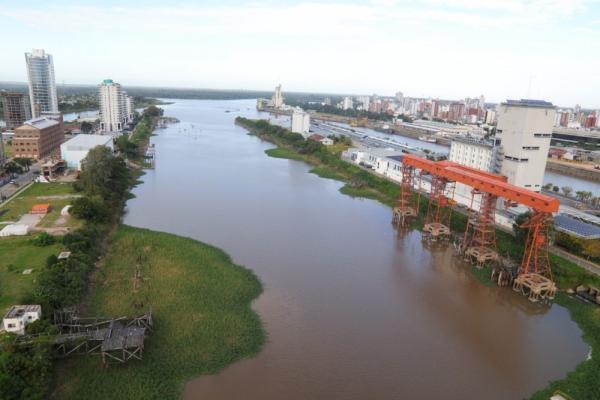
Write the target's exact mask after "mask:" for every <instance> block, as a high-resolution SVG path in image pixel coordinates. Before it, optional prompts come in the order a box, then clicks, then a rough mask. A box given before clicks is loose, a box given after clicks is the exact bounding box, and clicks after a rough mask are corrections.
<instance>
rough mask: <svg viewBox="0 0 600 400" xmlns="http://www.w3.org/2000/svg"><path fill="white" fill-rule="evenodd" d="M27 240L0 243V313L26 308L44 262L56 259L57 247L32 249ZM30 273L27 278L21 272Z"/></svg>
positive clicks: (28, 239)
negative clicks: (15, 306) (26, 271)
mask: <svg viewBox="0 0 600 400" xmlns="http://www.w3.org/2000/svg"><path fill="white" fill-rule="evenodd" d="M31 239H32V238H31V236H25V237H23V236H20V237H7V238H1V239H0V254H1V255H2V256H1V257H0V313H2V315H4V313H5V312H6V311H7V310H8V308H9V307H10V306H12V305H14V304H27V302H28V301H30V300H31V298H32V297H33V291H34V289H35V284H36V281H37V278H38V275H39V273H40V271H41V270H42V268H43V267H44V266H45V265H46V259H47V258H48V257H49V256H51V255H58V254H59V252H60V251H61V250H62V246H61V245H59V244H53V245H50V246H44V247H39V246H35V245H34V244H33V242H32V240H31ZM25 269H33V272H32V273H31V274H29V275H23V270H25Z"/></svg>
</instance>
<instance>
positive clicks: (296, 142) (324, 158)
mask: <svg viewBox="0 0 600 400" xmlns="http://www.w3.org/2000/svg"><path fill="white" fill-rule="evenodd" d="M236 122H237V123H238V124H240V125H242V126H244V127H246V128H247V129H249V130H250V131H251V132H252V133H254V134H255V135H257V136H259V137H264V138H266V139H268V140H270V141H272V142H275V143H277V144H282V145H284V146H287V147H291V148H292V149H293V150H294V151H296V152H298V153H300V154H304V155H308V156H311V157H313V158H315V159H317V160H318V161H319V162H320V163H322V164H324V165H326V166H327V167H329V168H331V169H333V170H335V171H336V172H338V173H341V174H343V175H345V176H347V177H348V180H349V182H350V185H351V186H352V187H354V188H357V189H361V188H365V187H369V188H373V189H375V190H377V191H378V192H380V193H382V194H383V195H384V196H385V197H386V200H389V201H392V202H393V201H394V200H395V199H396V198H397V197H398V196H399V194H400V187H399V186H398V185H396V184H394V183H393V182H391V181H389V180H387V179H383V178H380V177H378V176H376V175H374V174H371V173H369V172H368V171H365V170H364V169H362V168H360V167H358V166H356V165H352V164H349V163H347V162H345V161H343V160H342V159H341V158H340V156H339V154H336V153H333V152H331V151H328V150H327V148H326V146H324V145H323V144H321V143H320V142H317V141H314V140H305V139H304V137H303V136H302V135H300V134H299V133H293V132H291V131H290V130H288V129H285V128H282V127H280V126H277V125H271V124H270V123H269V122H268V121H265V120H251V119H247V118H243V117H237V118H236Z"/></svg>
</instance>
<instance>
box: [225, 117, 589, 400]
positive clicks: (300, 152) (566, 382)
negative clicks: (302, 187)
mask: <svg viewBox="0 0 600 400" xmlns="http://www.w3.org/2000/svg"><path fill="white" fill-rule="evenodd" d="M236 122H237V123H238V124H240V125H241V126H244V127H245V128H246V129H248V130H249V131H250V133H251V134H253V135H256V136H258V137H260V138H262V139H265V140H267V141H269V142H271V143H274V144H276V145H277V146H278V148H277V149H272V150H268V151H267V154H269V155H271V154H276V155H277V156H278V157H282V156H285V155H287V154H291V155H293V159H295V160H302V161H305V162H308V163H310V164H311V165H314V168H313V169H312V170H311V172H313V173H315V174H317V175H319V176H322V177H325V178H330V179H336V180H339V181H341V182H344V183H345V185H344V186H342V188H341V189H340V192H342V193H344V194H347V195H350V196H353V197H365V198H369V199H375V200H378V201H380V202H381V203H383V204H386V205H388V206H390V207H393V206H394V204H395V202H396V200H397V199H398V196H399V193H400V187H399V185H397V184H395V183H392V182H390V181H388V180H386V179H383V178H381V177H378V176H375V175H373V174H371V173H369V172H367V171H364V170H362V169H360V168H359V167H357V166H355V165H352V164H350V163H347V162H345V161H343V160H341V159H340V157H339V155H337V156H331V155H328V154H327V153H326V149H325V148H324V147H323V148H316V149H315V148H310V149H307V148H306V146H304V145H301V144H300V143H301V142H300V139H299V138H298V137H297V136H294V135H295V134H293V133H291V132H289V131H288V130H287V129H284V128H281V127H277V126H273V125H270V124H269V123H268V122H266V121H252V120H248V119H245V118H239V117H238V118H237V119H236ZM289 158H292V157H289ZM425 209H426V207H421V209H420V212H421V215H420V217H421V218H420V219H419V220H417V221H416V222H415V223H414V225H415V227H417V228H419V227H421V226H422V224H423V218H424V213H425ZM466 221H467V219H466V216H465V215H463V214H460V213H456V212H455V213H454V214H453V216H452V220H451V228H452V230H453V231H455V232H463V231H464V229H465V227H466ZM497 245H498V251H499V252H500V254H502V255H508V256H510V257H511V258H512V259H513V260H514V261H515V262H516V263H520V261H521V257H522V254H523V250H524V249H523V246H524V244H523V243H521V242H519V241H517V239H515V237H514V236H512V235H510V234H508V233H506V232H503V231H500V230H498V231H497ZM550 259H551V262H552V267H553V272H554V278H555V280H556V282H557V284H558V285H559V287H561V288H563V289H564V288H569V287H573V286H575V285H578V284H582V283H583V284H588V285H594V286H596V287H600V277H598V276H596V275H593V274H591V273H589V272H588V271H586V270H585V269H583V268H581V267H579V266H578V265H576V264H574V263H573V262H571V261H568V260H566V259H564V258H562V257H559V256H557V255H555V254H551V256H550ZM473 272H474V274H475V276H477V277H478V278H479V279H480V280H481V281H482V282H483V283H484V284H487V285H491V284H493V283H492V282H491V281H490V280H489V271H488V270H477V269H473ZM555 302H556V303H557V304H560V305H561V306H563V307H565V308H567V309H568V310H569V311H570V314H571V318H572V319H573V321H575V322H576V323H577V324H578V326H579V328H580V329H581V330H582V331H583V337H584V340H585V341H586V342H587V343H588V344H589V345H590V346H592V348H593V352H594V354H596V356H595V357H596V358H594V359H592V360H589V361H585V362H583V363H581V364H580V365H579V366H578V367H577V369H576V370H575V371H572V372H570V373H569V374H568V376H567V377H566V378H565V379H561V380H557V381H554V382H551V383H550V384H549V386H548V387H546V388H544V389H542V390H540V391H539V392H537V393H536V394H534V395H533V397H532V398H533V399H548V398H549V394H551V393H553V392H554V391H555V390H558V389H560V390H562V391H563V392H565V393H567V394H569V395H571V396H573V398H575V399H592V398H594V399H597V398H600V358H599V357H598V356H597V354H598V353H599V352H600V310H599V308H598V307H596V306H594V305H589V304H585V303H582V302H581V301H579V300H575V299H573V298H571V297H569V296H567V295H566V294H562V293H561V294H560V295H559V296H557V298H556V300H555Z"/></svg>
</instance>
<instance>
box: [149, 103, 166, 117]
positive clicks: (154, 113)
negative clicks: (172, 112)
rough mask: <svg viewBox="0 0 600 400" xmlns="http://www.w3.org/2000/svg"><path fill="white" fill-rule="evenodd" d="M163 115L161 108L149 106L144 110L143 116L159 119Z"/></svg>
mask: <svg viewBox="0 0 600 400" xmlns="http://www.w3.org/2000/svg"><path fill="white" fill-rule="evenodd" d="M162 113H163V110H162V108H159V107H156V106H155V105H150V106H148V108H146V111H145V114H147V115H149V116H151V117H160V116H161V115H162Z"/></svg>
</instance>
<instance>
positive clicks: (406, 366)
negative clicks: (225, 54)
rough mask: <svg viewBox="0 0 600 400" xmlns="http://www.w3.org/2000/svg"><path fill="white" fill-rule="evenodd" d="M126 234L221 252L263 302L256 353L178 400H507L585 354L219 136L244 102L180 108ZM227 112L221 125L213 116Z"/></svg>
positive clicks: (289, 171) (417, 241)
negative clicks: (153, 233)
mask: <svg viewBox="0 0 600 400" xmlns="http://www.w3.org/2000/svg"><path fill="white" fill-rule="evenodd" d="M165 109H166V115H170V116H174V117H177V118H179V119H180V120H181V121H182V122H181V123H180V124H176V125H172V126H171V127H169V128H168V129H166V130H161V131H160V132H159V135H158V136H155V137H153V142H154V143H155V144H156V149H157V168H156V169H155V170H152V171H149V172H148V174H147V175H145V176H144V177H143V178H142V179H143V181H144V184H142V185H140V186H138V187H137V188H136V190H135V195H136V198H135V199H133V200H130V201H129V203H128V210H129V213H128V215H127V217H126V221H125V222H126V223H128V224H132V225H135V226H140V227H147V228H151V229H157V230H162V231H167V232H172V233H177V234H180V235H184V236H190V237H193V238H196V239H198V240H201V241H204V242H207V243H210V244H213V245H215V246H218V247H221V248H223V249H224V250H225V251H227V252H228V253H229V254H230V255H231V256H232V257H233V259H234V260H235V262H237V263H240V264H244V265H246V266H247V267H249V268H251V269H252V270H254V271H255V272H256V274H257V275H258V276H259V277H260V279H261V280H262V281H263V283H264V286H265V292H264V294H263V295H262V296H261V297H260V298H259V299H258V300H257V301H256V302H255V304H254V308H255V309H256V311H257V312H258V313H259V314H260V317H261V318H262V320H263V322H264V324H265V328H266V330H267V333H268V342H267V344H266V345H265V346H264V349H263V350H262V352H261V353H260V354H259V355H258V356H257V357H255V358H252V359H248V360H243V361H241V362H238V363H236V364H234V365H232V366H230V367H229V368H227V369H226V370H224V371H222V372H221V373H220V374H218V375H214V376H205V377H200V378H198V379H195V380H193V381H191V382H189V383H188V384H187V386H186V389H185V394H184V398H186V399H284V398H285V399H396V398H404V397H406V398H412V399H431V398H444V399H465V398H469V399H471V398H472V399H508V398H522V397H525V396H527V395H529V394H531V393H532V392H533V391H535V390H536V389H538V388H540V387H543V386H545V385H546V383H547V382H548V381H549V380H551V379H557V378H560V377H562V376H564V375H565V373H566V372H567V371H568V370H570V369H573V368H574V366H575V365H576V364H577V363H578V362H580V361H581V360H583V359H584V358H585V356H586V354H587V350H588V348H587V346H586V345H585V344H584V343H583V342H582V340H581V338H580V331H579V330H578V329H577V327H576V325H575V324H574V323H573V322H571V321H570V319H569V316H568V312H567V311H566V310H565V309H563V308H562V307H559V306H556V305H555V306H553V307H551V308H546V309H544V308H539V307H537V306H535V305H533V304H532V303H530V302H528V301H527V300H526V299H524V298H522V297H520V296H518V295H516V294H514V293H513V292H512V291H511V290H509V289H500V288H488V287H486V286H484V285H482V284H481V283H479V282H478V281H477V280H476V279H475V278H473V276H472V275H471V274H470V273H468V272H467V271H466V268H465V266H464V265H462V263H461V262H460V261H459V260H457V259H456V258H455V257H453V254H452V251H451V250H450V249H449V248H445V247H440V246H434V247H431V246H428V248H425V247H424V245H423V243H422V241H421V236H420V233H419V232H416V231H412V232H406V233H404V234H402V235H398V233H397V232H396V231H395V230H394V229H393V227H392V226H391V224H390V216H391V215H390V213H391V212H390V210H389V208H387V207H386V206H383V205H381V204H379V203H377V202H374V201H371V200H363V199H352V198H350V197H347V196H344V195H342V194H340V193H339V192H338V189H339V188H340V185H341V184H340V183H339V182H336V181H332V180H326V179H321V178H319V177H317V176H315V175H313V174H310V173H308V170H309V169H310V167H309V166H307V165H305V164H303V163H301V162H296V161H289V160H283V159H275V158H270V157H267V156H266V155H265V154H264V150H265V149H267V148H269V147H271V146H270V145H269V144H268V143H264V142H261V141H260V140H259V139H257V138H255V137H251V136H248V135H246V132H245V131H244V130H243V129H242V128H240V127H237V126H235V125H234V124H233V119H234V117H235V116H236V115H240V114H244V115H246V116H249V117H256V111H254V102H253V101H199V100H187V101H186V100H182V101H177V103H176V104H173V105H170V106H165ZM234 109H239V110H240V111H236V112H229V113H227V112H225V110H234Z"/></svg>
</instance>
